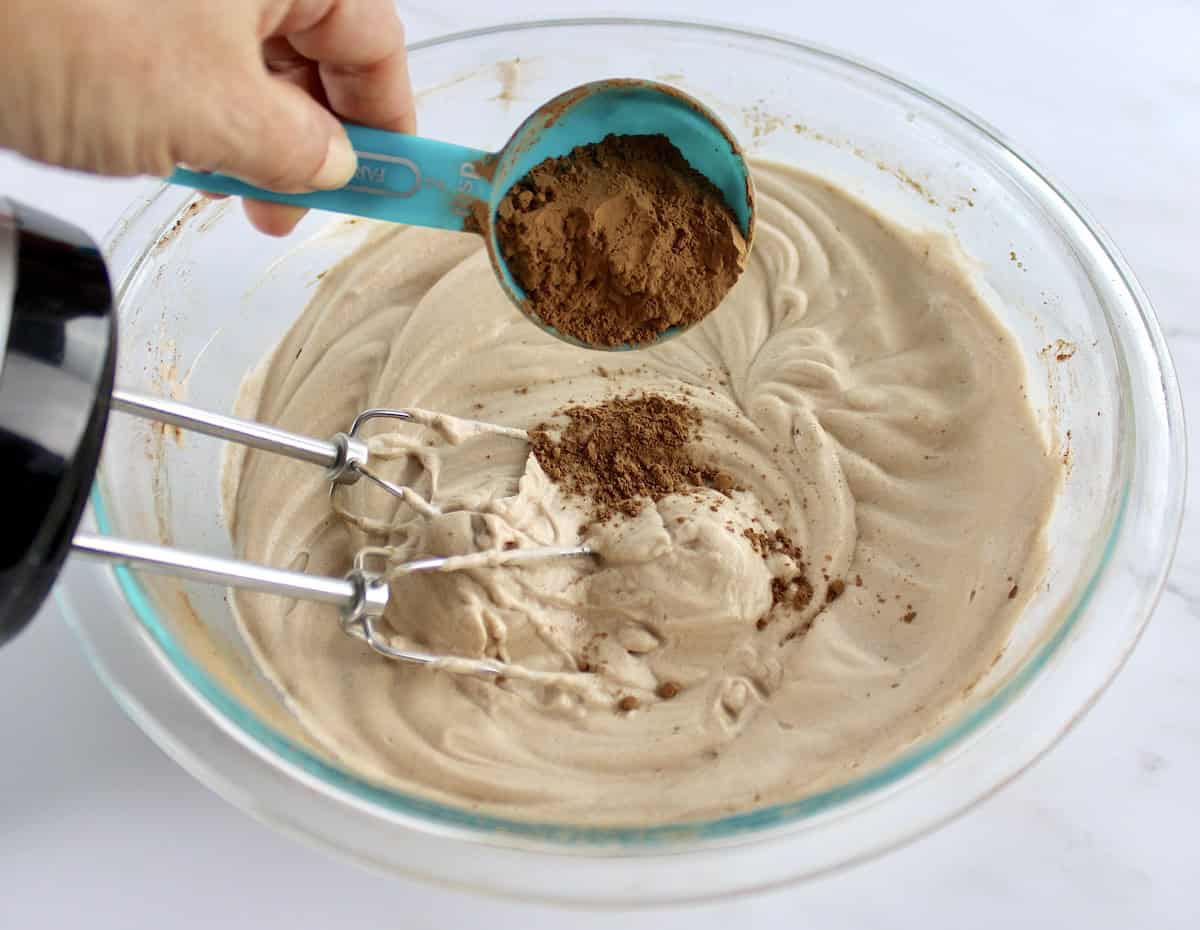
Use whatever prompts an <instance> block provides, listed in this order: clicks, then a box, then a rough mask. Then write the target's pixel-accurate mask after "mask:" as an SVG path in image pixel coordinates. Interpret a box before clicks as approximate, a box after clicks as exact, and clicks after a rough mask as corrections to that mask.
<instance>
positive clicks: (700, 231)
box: [496, 135, 746, 347]
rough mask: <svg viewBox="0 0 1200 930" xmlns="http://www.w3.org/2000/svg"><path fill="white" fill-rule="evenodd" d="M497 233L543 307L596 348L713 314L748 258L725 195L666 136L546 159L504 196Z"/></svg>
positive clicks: (614, 141) (611, 142)
mask: <svg viewBox="0 0 1200 930" xmlns="http://www.w3.org/2000/svg"><path fill="white" fill-rule="evenodd" d="M496 237H497V240H498V242H499V244H500V251H501V254H502V255H503V256H504V260H505V262H506V263H507V264H508V267H509V270H510V271H511V272H512V274H513V277H514V278H515V279H516V281H517V283H518V284H520V285H521V287H522V288H523V289H524V291H525V294H526V299H527V300H528V301H529V304H530V307H531V308H532V310H533V311H534V312H535V313H536V314H537V315H538V316H539V317H540V318H541V319H542V320H543V321H545V322H546V323H548V324H550V325H551V326H553V327H555V328H556V329H558V330H559V331H560V332H563V333H565V334H566V335H569V336H573V337H574V338H576V339H578V340H580V341H581V342H584V343H586V344H588V345H594V346H609V347H611V346H618V345H623V344H626V343H629V344H633V345H638V344H642V343H647V342H652V341H653V340H654V339H655V338H657V337H658V336H659V335H660V334H661V333H663V332H664V331H665V330H666V329H668V328H669V327H671V326H687V325H690V324H692V323H694V322H696V321H698V320H701V319H703V318H704V317H705V316H707V315H708V314H709V313H710V312H712V310H714V309H715V308H716V306H717V305H718V304H719V303H720V302H721V299H722V298H723V297H724V296H725V294H726V293H727V292H728V291H729V289H730V288H731V287H733V285H734V283H735V282H736V281H737V279H738V276H739V275H740V274H741V272H742V269H743V267H744V265H745V259H746V242H745V240H744V238H743V237H742V234H741V231H740V229H739V227H738V223H737V220H736V219H735V218H734V216H733V214H732V212H731V211H730V209H729V207H728V206H727V205H726V203H725V201H724V199H723V198H722V196H721V193H720V191H718V190H717V188H716V187H715V186H714V185H713V184H712V182H711V181H709V180H708V178H706V177H704V175H702V174H700V173H699V172H698V171H696V170H695V169H694V168H692V166H691V165H689V164H688V163H687V161H686V160H685V159H684V157H683V155H682V154H680V152H679V150H678V149H677V148H676V147H675V146H674V145H672V144H671V142H670V141H669V140H668V139H667V138H666V136H661V135H647V136H608V137H607V138H605V139H604V140H603V141H601V142H598V143H593V144H591V145H584V146H580V147H578V148H576V149H574V150H573V151H571V152H570V153H569V154H568V155H565V156H563V157H561V158H549V159H546V160H545V161H543V162H542V163H541V164H539V165H537V166H535V167H534V168H533V169H532V170H531V171H530V172H529V174H527V175H526V176H525V177H524V178H522V179H521V180H520V181H519V182H517V184H516V185H514V186H513V188H512V189H511V190H510V191H509V192H508V193H507V194H506V195H505V197H504V199H503V200H502V201H501V203H500V205H499V208H498V210H497V217H496Z"/></svg>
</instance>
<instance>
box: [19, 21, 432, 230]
mask: <svg viewBox="0 0 1200 930" xmlns="http://www.w3.org/2000/svg"><path fill="white" fill-rule="evenodd" d="M0 36H2V37H3V38H2V39H0V43H2V45H0V146H5V147H8V148H12V149H15V150H17V151H18V152H21V153H23V154H25V155H27V156H29V157H31V158H35V159H38V160H39V161H44V162H49V163H51V164H55V165H61V166H63V167H66V168H76V169H80V170H84V171H91V172H95V173H99V174H110V175H134V174H152V175H158V176H165V175H167V174H170V172H171V171H172V170H173V169H174V168H175V166H176V165H187V166H188V167H190V168H193V169H196V170H198V171H219V172H222V173H224V174H231V175H234V176H236V177H238V178H241V179H242V180H244V181H248V182H249V183H251V184H254V185H256V186H259V187H265V188H270V189H272V190H278V191H284V192H288V193H294V192H302V191H308V190H317V189H325V188H337V187H341V186H342V185H344V184H345V183H346V182H347V181H348V180H349V179H350V177H351V176H352V175H353V173H354V169H355V164H356V163H355V156H354V152H353V150H352V149H351V147H350V142H349V140H348V139H347V138H346V134H345V132H344V131H343V130H342V128H341V127H340V126H339V125H338V117H341V118H343V119H346V120H348V121H350V122H356V123H363V124H366V125H370V126H376V127H379V128H381V129H388V130H393V131H396V132H412V131H413V130H414V129H415V128H416V121H415V110H414V104H413V95H412V87H411V84H410V82H409V76H408V61H407V56H406V53H405V48H404V31H403V28H402V26H401V24H400V20H399V19H398V17H397V15H396V11H395V8H394V6H393V4H392V2H391V0H153V2H147V0H3V2H0ZM334 114H337V116H335V115H334ZM304 212H305V211H303V210H301V209H299V208H297V207H290V206H285V205H282V204H268V203H264V202H261V201H248V202H247V203H246V213H247V215H248V216H249V218H250V221H251V222H252V223H253V224H254V225H255V226H256V227H258V228H259V229H261V230H262V231H264V232H267V233H271V234H274V235H285V234H287V233H288V232H290V231H291V230H292V228H293V227H294V226H295V225H296V223H298V222H299V221H300V218H301V217H302V216H303V215H304Z"/></svg>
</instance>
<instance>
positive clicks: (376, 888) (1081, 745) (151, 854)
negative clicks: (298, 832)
mask: <svg viewBox="0 0 1200 930" xmlns="http://www.w3.org/2000/svg"><path fill="white" fill-rule="evenodd" d="M585 6H586V5H585V4H583V3H582V2H580V0H577V2H576V3H574V4H570V3H550V2H528V0H512V2H510V3H509V4H508V5H507V7H506V8H504V9H500V8H499V7H498V5H495V4H486V3H480V2H466V0H461V2H455V0H447V2H443V3H439V4H433V3H428V4H407V5H406V8H407V10H408V13H407V21H408V25H409V33H410V37H411V38H413V39H417V38H422V37H426V36H429V35H432V34H435V33H440V32H446V31H453V30H455V29H460V28H466V27H469V26H474V25H479V24H482V23H484V22H492V21H499V20H500V19H514V18H523V17H535V16H547V15H569V14H571V13H578V12H579V11H580V9H581V8H583V7H585ZM625 9H626V10H628V9H631V7H628V6H627V7H626V8H625ZM634 9H636V10H637V11H638V12H639V13H640V14H641V15H661V16H673V17H704V18H711V19H724V20H726V21H728V20H730V19H731V18H732V17H733V16H734V15H735V14H736V15H737V16H738V17H740V22H741V24H743V25H747V26H755V27H761V28H767V29H772V30H776V31H781V32H789V33H793V34H796V35H801V36H804V37H807V38H810V39H813V40H816V41H818V42H821V43H825V44H828V45H831V46H833V47H837V48H842V49H846V50H849V51H852V52H853V53H855V54H857V55H859V56H861V57H864V58H867V59H870V60H874V61H877V62H879V63H881V64H883V65H885V66H888V67H890V68H892V69H894V70H896V71H898V72H899V73H901V74H905V75H908V76H910V77H912V78H915V79H916V80H918V81H921V82H923V83H924V84H925V85H927V86H929V87H933V88H937V89H939V90H941V91H942V92H943V93H945V94H946V95H948V96H949V97H950V98H951V99H954V100H957V101H958V102H960V103H962V104H964V105H966V106H967V107H969V108H971V109H972V110H974V111H975V112H977V113H979V114H981V115H983V116H984V117H985V118H986V119H988V120H989V121H991V122H992V123H993V124H994V125H996V126H997V127H999V128H1000V129H1001V130H1003V131H1004V132H1006V133H1007V134H1008V135H1009V137H1010V138H1012V139H1014V140H1015V141H1016V142H1017V143H1018V145H1019V147H1020V148H1021V149H1022V150H1024V151H1025V152H1027V153H1029V154H1030V155H1032V156H1033V157H1034V158H1036V159H1038V160H1039V161H1040V162H1041V163H1042V164H1043V165H1044V166H1045V167H1046V168H1047V169H1048V170H1049V171H1050V172H1051V173H1052V174H1053V175H1055V176H1056V177H1058V178H1059V179H1060V180H1063V181H1065V182H1066V184H1067V185H1068V187H1069V188H1070V189H1071V190H1072V191H1073V192H1074V193H1075V194H1077V195H1078V196H1079V197H1080V198H1081V199H1082V201H1083V202H1084V203H1085V204H1086V205H1087V206H1088V207H1089V208H1090V210H1091V211H1092V212H1093V214H1094V215H1095V216H1096V217H1097V218H1098V219H1099V221H1100V222H1101V223H1102V224H1103V225H1104V226H1105V227H1107V229H1108V230H1109V231H1110V232H1111V233H1112V235H1113V236H1114V237H1115V239H1116V240H1117V242H1118V243H1119V244H1120V245H1121V247H1122V248H1123V249H1124V250H1125V253H1126V255H1127V256H1128V258H1129V259H1130V261H1131V262H1132V265H1133V267H1134V269H1135V270H1136V271H1137V273H1138V274H1139V275H1140V276H1141V279H1142V281H1143V283H1144V284H1145V286H1146V287H1147V289H1148V290H1149V292H1150V295H1151V297H1152V298H1153V299H1154V301H1155V303H1156V305H1157V308H1158V313H1159V316H1160V319H1161V320H1162V321H1163V324H1164V327H1165V329H1166V331H1167V334H1168V336H1169V337H1170V339H1171V343H1172V347H1173V350H1174V353H1175V360H1176V363H1177V365H1178V366H1179V369H1180V373H1181V376H1182V379H1183V385H1184V397H1185V402H1189V403H1190V402H1194V401H1200V308H1198V306H1197V295H1198V294H1200V258H1198V257H1197V251H1196V250H1197V246H1198V245H1200V236H1198V235H1197V230H1198V229H1200V226H1198V224H1197V221H1196V217H1197V215H1198V214H1200V170H1198V167H1197V166H1198V165H1200V65H1197V58H1196V41H1197V37H1200V4H1197V2H1196V0H1175V2H1167V0H1140V2H1137V3H1131V2H1114V0H1107V2H1105V3H1095V2H1087V0H1077V2H1053V0H1046V2H1034V0H1008V2H1005V3H1002V4H988V5H973V4H971V3H970V0H907V2H905V3H882V2H880V3H878V4H876V3H872V2H867V0H839V2H837V3H833V4H826V5H819V4H798V3H795V2H794V0H791V2H785V0H780V2H776V3H771V2H769V0H740V2H739V3H737V4H736V5H727V4H720V3H715V2H700V0H676V2H653V0H646V2H644V3H641V4H639V5H638V6H637V7H636V8H634ZM606 11H607V10H606ZM597 12H599V10H597ZM6 41H13V37H11V36H5V37H4V38H3V39H0V44H2V43H3V42H6ZM0 193H6V194H13V195H16V196H18V197H20V198H22V199H23V200H26V201H28V202H32V203H35V204H39V205H41V206H43V207H44V208H47V209H50V210H53V211H57V212H60V213H62V214H63V215H64V216H72V217H74V218H75V219H76V220H77V221H79V222H81V223H82V224H83V225H85V226H86V227H87V228H89V229H90V230H92V231H93V232H94V233H97V234H99V233H102V232H103V231H104V230H105V228H106V227H107V225H108V223H109V222H110V221H111V220H112V218H113V217H114V216H115V215H116V213H117V212H118V211H119V210H120V208H121V207H122V206H123V205H124V203H125V201H126V200H127V198H128V196H129V187H128V185H127V184H124V183H122V182H112V181H107V182H105V181H97V180H94V179H88V178H82V177H78V176H71V175H67V174H65V173H63V172H56V171H51V170H48V169H44V168H40V167H37V166H31V165H29V164H27V163H24V162H21V161H20V160H19V159H16V158H14V157H12V156H8V155H5V154H2V153H0ZM1194 510H1195V507H1194V506H1192V507H1189V510H1188V513H1189V519H1188V521H1187V523H1186V525H1185V527H1184V534H1183V539H1182V541H1181V545H1180V551H1179V556H1178V558H1177V560H1176V564H1175V570H1174V573H1173V575H1172V579H1171V582H1170V583H1169V584H1168V586H1167V591H1166V593H1165V594H1164V596H1163V599H1162V602H1161V605H1160V606H1159V609H1158V611H1157V614H1156V616H1155V617H1154V620H1153V621H1152V623H1151V624H1150V627H1149V629H1148V631H1147V633H1146V635H1145V637H1144V638H1143V640H1142V642H1141V644H1140V646H1139V647H1138V649H1137V651H1136V653H1135V654H1134V656H1133V658H1132V659H1131V661H1130V662H1129V664H1128V666H1127V667H1126V669H1125V670H1124V672H1123V673H1122V674H1121V675H1120V677H1119V678H1118V679H1117V681H1116V683H1115V684H1114V685H1113V687H1112V688H1111V689H1110V691H1109V692H1108V694H1107V695H1106V696H1105V697H1104V698H1103V699H1102V700H1101V702H1100V703H1099V705H1098V706H1097V707H1096V708H1095V710H1093V711H1092V712H1091V714H1089V715H1088V716H1087V718H1086V719H1085V720H1084V721H1083V722H1082V724H1081V725H1080V726H1079V727H1078V728H1077V729H1076V730H1075V731H1074V732H1073V733H1071V734H1070V735H1069V736H1068V737H1067V739H1066V740H1065V741H1064V742H1063V743H1062V744H1061V745H1060V746H1059V747H1058V748H1057V749H1056V750H1055V751H1054V752H1052V753H1051V754H1050V756H1049V757H1048V758H1047V759H1045V760H1044V761H1043V762H1041V763H1040V764H1038V765H1037V766H1036V767H1035V768H1034V769H1033V770H1032V771H1030V772H1029V773H1027V774H1026V775H1025V776H1023V777H1022V778H1020V779H1019V780H1018V781H1017V782H1016V783H1015V784H1013V785H1011V786H1009V787H1008V788H1007V789H1006V790H1004V791H1002V792H1001V793H1000V794H999V795H998V796H996V797H994V798H992V799H991V800H989V801H988V802H986V803H984V804H983V805H982V806H981V807H979V808H978V809H976V810H974V811H973V812H971V813H969V814H968V815H966V816H965V817H963V818H961V819H960V820H958V821H957V822H955V823H954V824H952V825H950V826H949V827H947V828H945V829H942V830H941V831H939V832H937V833H936V834H934V835H933V836H930V837H928V838H926V839H923V840H921V841H918V842H916V843H914V844H912V845H911V846H909V847H907V848H905V849H903V850H900V851H899V852H896V853H893V854H891V855H889V856H887V857H885V858H884V859H881V860H879V861H876V862H873V863H870V864H867V865H865V866H861V867H858V868H856V869H853V870H851V871H848V872H845V873H843V874H840V875H837V876H834V877H832V878H828V879H824V880H821V881H818V882H816V883H813V884H810V885H806V886H803V887H799V888H795V889H792V890H788V891H784V892H778V893H774V894H770V895H764V896H758V897H754V898H747V899H743V900H738V901H734V902H730V903H728V904H723V905H719V906H710V907H703V908H695V909H688V910H685V911H672V912H657V913H649V914H646V913H643V914H621V915H619V916H618V915H612V914H609V915H581V914H571V915H564V914H562V913H560V912H557V911H554V910H550V909H545V908H537V907H527V906H522V905H517V904H509V903H494V902H490V901H484V900H480V899H475V898H472V897H469V896H464V895H461V894H455V893H449V892H445V891H440V890H435V889H429V888H426V887H423V886H420V885H416V884H413V883H409V882H403V881H398V880H393V879H387V878H382V877H379V876H376V875H373V874H370V873H368V872H365V871H362V870H360V869H359V868H357V867H355V866H352V865H349V864H347V863H345V862H342V861H338V860H334V859H331V858H329V857H327V856H326V855H325V854H323V853H320V852H317V851H314V850H312V849H309V848H307V847H304V846H302V845H299V844H298V843H296V842H294V841H292V840H290V839H287V838H284V837H282V836H279V835H277V834H275V833H273V832H272V831H270V830H269V829H268V828H266V827H263V826H261V825H259V824H258V823H256V822H254V821H252V820H250V819H249V818H248V817H246V816H244V815H242V814H241V813H239V812H238V811H236V810H234V809H233V808H231V807H229V806H228V805H226V804H225V803H224V802H222V801H221V800H219V799H218V798H216V797H214V796H213V795H211V794H210V793H209V792H208V791H207V790H205V789H204V788H202V787H201V786H200V785H199V784H197V783H196V782H194V781H193V780H192V779H191V778H190V777H189V776H188V775H186V774H185V773H184V772H183V771H182V770H181V769H179V768H177V767H176V766H175V765H174V764H173V763H172V762H170V761H169V760H168V759H167V758H166V757H165V756H163V754H162V753H161V752H160V751H159V750H158V749H157V748H155V746H154V745H153V744H151V742H150V741H149V740H148V739H147V738H146V737H144V736H143V735H142V734H141V733H140V732H139V731H138V730H137V729H136V728H135V727H134V726H133V724H131V723H130V722H129V721H128V720H127V719H126V718H125V717H124V716H123V715H122V713H121V711H120V710H119V709H118V708H117V706H116V704H115V703H114V702H113V701H112V700H111V699H110V698H109V696H108V695H107V693H106V692H105V691H104V689H103V688H102V687H101V685H100V684H99V683H98V682H97V680H96V679H95V677H94V676H93V674H92V673H91V671H90V670H89V669H88V667H87V665H86V663H85V662H84V660H83V658H82V655H81V653H80V650H79V649H78V647H77V646H76V644H75V643H74V642H73V641H72V639H71V637H70V635H69V634H68V632H67V630H66V628H65V627H64V625H63V624H62V622H61V621H60V619H59V618H58V617H57V616H54V615H53V611H52V610H48V611H46V612H45V614H46V615H45V616H43V617H42V618H41V621H40V622H38V623H35V624H34V626H33V627H32V628H31V629H30V630H29V631H28V632H27V633H26V634H24V635H23V636H22V637H21V638H20V639H19V640H18V641H16V642H15V643H14V644H13V645H12V646H11V647H10V648H7V649H5V650H4V651H3V653H0V746H3V747H4V749H3V752H2V753H0V927H12V928H25V927H56V928H70V927H92V926H101V927H113V928H133V927H143V926H146V927H149V926H168V927H178V928H183V927H206V928H207V927H212V926H219V927H222V928H224V930H232V928H240V927H255V928H270V927H288V928H290V930H298V928H306V927H338V928H345V930H351V928H358V927H364V928H365V927H414V928H416V927H422V928H423V927H430V928H432V927H439V928H441V927H465V926H479V925H484V924H485V922H486V925H487V926H489V927H491V928H495V930H498V928H507V927H521V928H526V930H534V928H540V927H551V926H559V925H561V924H566V925H567V926H571V927H579V928H589V927H601V926H610V925H612V926H621V927H627V928H640V927H647V928H649V927H655V928H661V927H668V926H676V925H678V926H685V925H686V926H688V927H690V928H694V930H700V928H709V927H712V928H715V927H720V926H730V925H737V926H743V927H751V926H753V927H764V928H765V927H784V926H789V927H790V926H812V927H821V928H829V930H833V928H851V927H869V928H872V930H882V928H907V927H923V928H927V927H936V928H941V927H947V928H950V927H971V928H991V927H997V928H1000V927H1003V928H1009V927H1014V926H1016V927H1022V928H1029V927H1058V926H1078V927H1088V928H1092V930H1098V928H1125V927H1133V926H1145V927H1154V928H1166V927H1180V928H1183V927H1196V926H1200V903H1198V899H1197V887H1196V884H1197V883H1196V879H1197V878H1198V877H1200V868H1198V863H1200V856H1198V855H1197V853H1196V849H1195V842H1194V836H1195V834H1196V832H1197V829H1198V828H1200V797H1198V792H1197V786H1200V709H1198V708H1200V674H1197V671H1196V656H1197V655H1200V581H1197V573H1198V569H1200V525H1198V524H1197V522H1196V521H1195V520H1194V519H1191V517H1192V516H1193V513H1194Z"/></svg>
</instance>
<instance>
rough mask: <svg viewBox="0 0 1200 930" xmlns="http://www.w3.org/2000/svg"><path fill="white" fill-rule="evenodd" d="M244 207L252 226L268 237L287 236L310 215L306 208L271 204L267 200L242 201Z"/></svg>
mask: <svg viewBox="0 0 1200 930" xmlns="http://www.w3.org/2000/svg"><path fill="white" fill-rule="evenodd" d="M242 207H243V208H244V209H245V211H246V219H248V220H249V221H250V225H251V226H253V227H254V228H255V229H257V230H258V231H259V232H264V233H266V234H267V235H268V236H286V235H287V234H288V233H290V232H291V231H292V230H293V229H295V228H296V224H298V223H299V222H300V221H301V220H302V219H304V217H305V214H307V213H308V211H307V210H306V209H304V207H293V206H291V205H289V204H286V203H269V202H268V201H266V200H250V199H246V200H243V201H242Z"/></svg>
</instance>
